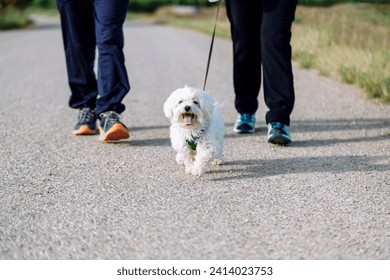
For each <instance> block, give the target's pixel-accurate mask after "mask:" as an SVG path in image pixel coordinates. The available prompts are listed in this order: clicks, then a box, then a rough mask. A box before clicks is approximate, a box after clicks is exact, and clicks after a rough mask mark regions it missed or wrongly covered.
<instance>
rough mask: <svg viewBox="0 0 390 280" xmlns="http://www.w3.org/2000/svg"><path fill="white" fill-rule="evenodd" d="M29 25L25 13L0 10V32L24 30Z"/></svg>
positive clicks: (29, 22)
mask: <svg viewBox="0 0 390 280" xmlns="http://www.w3.org/2000/svg"><path fill="white" fill-rule="evenodd" d="M30 24H31V20H30V19H29V17H28V13H27V12H26V11H22V10H19V9H15V8H6V9H2V10H0V30H8V29H18V28H24V27H26V26H28V25H30Z"/></svg>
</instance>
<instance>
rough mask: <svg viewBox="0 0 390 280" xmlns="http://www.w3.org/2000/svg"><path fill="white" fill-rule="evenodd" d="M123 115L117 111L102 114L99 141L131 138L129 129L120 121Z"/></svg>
mask: <svg viewBox="0 0 390 280" xmlns="http://www.w3.org/2000/svg"><path fill="white" fill-rule="evenodd" d="M121 118H122V115H120V114H118V113H117V112H115V111H108V112H104V113H101V114H100V127H99V131H100V136H99V141H103V142H109V141H119V140H122V139H127V138H129V130H128V129H127V127H126V126H125V125H124V124H123V123H122V122H120V119H121Z"/></svg>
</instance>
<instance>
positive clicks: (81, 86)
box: [57, 0, 97, 109]
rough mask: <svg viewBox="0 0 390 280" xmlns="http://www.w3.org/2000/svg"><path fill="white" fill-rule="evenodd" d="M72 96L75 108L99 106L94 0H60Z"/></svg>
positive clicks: (72, 103) (58, 2)
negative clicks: (95, 69)
mask: <svg viewBox="0 0 390 280" xmlns="http://www.w3.org/2000/svg"><path fill="white" fill-rule="evenodd" d="M57 7H58V11H59V13H60V17H61V28H62V36H63V42H64V49H65V58H66V65H67V71H68V80H69V86H70V89H71V97H70V99H69V106H70V107H72V108H75V109H81V108H85V107H88V108H90V109H94V108H95V107H96V97H97V82H96V77H95V73H94V71H93V67H94V60H95V50H96V39H95V24H94V17H93V5H92V2H91V0H57Z"/></svg>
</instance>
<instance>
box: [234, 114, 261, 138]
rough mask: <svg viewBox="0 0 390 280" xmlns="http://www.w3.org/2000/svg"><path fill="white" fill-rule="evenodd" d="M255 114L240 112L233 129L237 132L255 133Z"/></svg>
mask: <svg viewBox="0 0 390 280" xmlns="http://www.w3.org/2000/svg"><path fill="white" fill-rule="evenodd" d="M255 122H256V117H255V114H239V115H238V117H237V120H236V123H235V124H234V128H233V131H234V132H236V133H254V132H255Z"/></svg>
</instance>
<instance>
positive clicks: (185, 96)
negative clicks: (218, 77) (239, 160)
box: [164, 86, 225, 176]
mask: <svg viewBox="0 0 390 280" xmlns="http://www.w3.org/2000/svg"><path fill="white" fill-rule="evenodd" d="M186 107H187V111H186V109H185V108H186ZM164 113H165V116H166V117H167V118H168V119H169V120H170V121H171V126H170V138H171V143H172V148H173V149H174V150H175V151H176V152H177V156H176V161H177V163H178V164H183V165H184V166H185V171H186V173H191V174H192V175H195V176H201V175H202V174H203V173H204V171H205V168H206V166H207V164H208V163H210V162H212V161H213V164H214V165H219V164H220V163H221V160H222V153H223V138H224V126H225V123H224V120H223V116H222V112H221V109H220V105H218V104H217V103H216V102H215V100H214V99H213V97H211V95H210V94H209V93H208V92H206V91H203V90H201V89H197V88H191V87H187V86H186V87H184V88H179V89H177V90H175V91H174V92H172V94H171V95H170V96H169V97H168V99H167V100H166V101H165V103H164ZM183 113H184V114H188V115H191V114H193V116H194V117H193V118H192V121H191V124H190V123H189V119H191V117H188V118H187V115H185V117H183ZM191 137H192V138H196V142H197V147H196V151H194V150H192V149H191V148H190V147H189V146H188V144H187V142H186V141H187V139H191Z"/></svg>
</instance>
